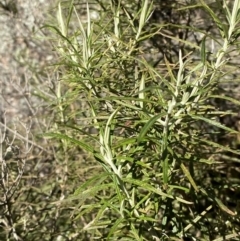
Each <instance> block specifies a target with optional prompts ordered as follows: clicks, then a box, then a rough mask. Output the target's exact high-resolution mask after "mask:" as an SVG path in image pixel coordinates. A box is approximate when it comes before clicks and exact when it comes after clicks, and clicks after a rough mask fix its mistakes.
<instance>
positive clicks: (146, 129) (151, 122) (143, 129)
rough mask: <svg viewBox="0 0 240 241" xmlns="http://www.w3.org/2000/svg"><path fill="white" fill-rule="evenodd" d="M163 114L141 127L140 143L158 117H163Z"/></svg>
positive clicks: (138, 139)
mask: <svg viewBox="0 0 240 241" xmlns="http://www.w3.org/2000/svg"><path fill="white" fill-rule="evenodd" d="M162 115H163V114H158V115H156V116H154V117H152V118H151V119H150V120H149V121H148V122H147V123H146V124H145V125H144V126H143V128H142V129H141V131H140V133H139V135H138V138H137V141H138V143H140V142H141V141H142V139H144V137H145V135H146V134H147V132H148V131H149V129H150V128H151V127H152V126H153V125H154V124H155V123H156V122H157V121H158V119H159V118H160V117H162Z"/></svg>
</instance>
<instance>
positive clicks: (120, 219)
mask: <svg viewBox="0 0 240 241" xmlns="http://www.w3.org/2000/svg"><path fill="white" fill-rule="evenodd" d="M103 5H104V12H103V11H102V12H101V10H100V11H99V13H98V14H99V16H98V17H97V19H91V9H90V8H89V5H86V19H82V18H81V15H80V14H79V13H78V11H79V10H78V9H77V7H78V5H77V4H76V3H75V2H74V1H72V2H71V4H70V6H68V7H67V8H65V7H63V5H62V4H61V3H59V5H58V15H57V16H58V18H57V19H58V26H53V25H48V26H47V27H48V28H49V29H51V30H53V32H54V33H55V34H56V35H57V36H58V39H59V40H58V44H57V45H56V49H57V51H58V52H59V53H60V56H61V61H62V63H63V66H64V72H63V74H62V77H61V79H62V85H65V89H64V91H63V92H62V93H61V96H63V95H64V101H63V102H62V104H60V106H59V108H60V110H61V111H62V112H63V116H66V117H67V119H68V120H66V118H65V117H64V118H63V119H64V120H66V121H62V122H63V124H62V125H61V126H59V127H58V132H59V133H56V132H53V133H49V134H47V136H49V137H56V138H58V139H61V140H66V141H67V142H68V143H69V141H70V142H71V143H73V144H77V145H79V146H80V147H81V148H83V149H84V150H85V151H87V152H90V153H91V155H92V157H93V158H94V159H95V161H96V162H97V163H98V164H99V165H101V167H102V172H101V173H95V174H94V175H93V176H89V177H88V178H89V179H88V181H86V182H85V183H83V184H79V185H80V187H79V188H77V189H76V191H75V193H74V194H73V195H72V196H70V197H68V198H66V200H63V203H64V202H66V203H68V202H70V201H71V200H77V205H76V206H75V210H74V214H73V216H75V219H81V220H84V222H83V226H82V228H81V229H80V230H79V231H80V232H82V233H83V234H84V233H88V235H89V237H90V240H92V239H96V238H97V239H101V240H116V239H121V240H167V239H170V240H182V238H183V237H191V236H194V237H195V238H196V239H197V236H198V239H199V240H223V239H225V238H227V237H234V236H237V235H238V234H237V233H238V232H239V230H238V229H239V226H234V225H233V223H234V222H237V218H236V216H237V212H238V210H237V209H236V210H231V209H230V208H228V207H227V205H226V204H224V202H222V201H221V197H222V196H221V195H220V193H219V189H218V188H217V189H216V190H214V186H213V185H212V184H211V178H212V177H211V175H210V174H209V173H210V172H211V170H212V168H214V166H216V165H218V163H219V162H218V161H219V160H218V158H217V157H218V155H219V154H220V153H230V152H232V153H234V154H235V155H239V151H238V150H236V149H232V148H231V147H229V146H226V145H224V144H221V143H219V141H218V138H219V132H225V133H228V134H231V135H237V134H238V131H237V130H235V129H234V128H232V127H228V126H226V125H225V124H223V123H221V122H220V121H219V117H221V116H223V115H232V114H233V113H232V112H230V111H228V110H222V111H219V110H217V109H216V106H215V105H214V104H213V103H214V101H215V99H217V98H218V99H226V98H227V99H228V101H230V102H233V103H235V104H237V105H238V103H237V102H236V100H234V98H232V99H231V98H230V97H226V96H225V95H222V94H218V90H219V87H220V86H221V81H222V80H223V79H224V78H225V76H226V75H227V73H228V71H229V70H228V64H229V58H228V56H229V54H230V53H231V52H233V51H236V50H237V48H238V42H237V37H238V34H237V33H238V31H239V29H238V28H239V16H238V15H239V9H240V1H235V2H234V4H233V7H232V9H230V6H229V7H228V5H227V3H226V2H224V4H223V5H221V4H220V2H218V7H221V9H219V10H220V11H223V12H224V14H225V16H226V21H222V20H221V19H220V18H219V17H218V11H217V12H215V10H214V9H212V8H211V6H210V5H208V4H206V3H205V2H204V1H200V4H199V5H196V6H194V5H193V6H186V7H184V8H179V9H177V5H174V6H175V7H176V9H175V10H176V11H177V12H178V14H179V12H180V13H181V11H183V12H184V11H186V12H187V11H188V10H189V9H192V8H194V7H200V8H201V10H203V11H205V13H207V14H209V16H210V20H211V21H212V22H213V24H215V29H216V31H219V33H220V36H221V37H222V39H217V38H216V37H215V36H212V35H211V34H209V33H208V32H205V31H204V30H201V31H199V33H201V34H202V35H203V38H202V41H201V45H200V47H197V46H194V45H193V44H192V43H191V40H190V38H187V37H186V39H181V38H180V37H179V36H173V35H171V36H170V34H167V35H166V34H165V33H164V31H168V32H171V30H172V29H178V31H186V32H187V31H191V32H196V33H197V31H198V29H197V28H194V27H191V25H189V24H188V23H186V24H185V25H184V24H183V25H180V24H179V25H177V24H173V23H171V22H169V23H154V22H153V20H154V19H153V12H154V8H153V6H154V3H153V2H150V1H147V0H144V1H142V2H141V1H136V3H134V4H133V5H131V4H130V3H127V2H124V1H121V2H120V1H112V2H111V4H109V3H103V2H102V4H100V6H103ZM133 6H138V7H137V8H138V9H136V7H133ZM131 7H133V9H131ZM92 11H93V10H92ZM65 13H66V16H65V17H64V15H65ZM74 18H76V19H77V21H78V25H74V26H73V28H70V23H71V21H74ZM165 29H166V30H165ZM173 33H174V31H173ZM159 35H165V36H166V38H167V39H168V38H169V39H173V41H174V43H175V44H176V49H175V51H176V52H175V53H178V54H177V55H176V54H175V56H172V57H171V58H169V57H168V55H165V54H164V53H163V55H161V56H160V57H159V59H158V60H157V59H152V60H151V57H149V56H148V53H149V51H156V49H154V44H155V43H153V42H152V41H155V39H156V37H157V36H159ZM209 41H211V42H212V44H214V45H216V46H217V47H215V49H214V53H211V56H210V57H208V55H207V54H208V53H209V52H210V51H211V50H210V49H209V45H208V44H207V42H208V43H209ZM149 45H150V46H151V47H147V46H149ZM166 45H168V43H166ZM167 47H168V46H167ZM189 47H190V48H189ZM183 54H184V55H183ZM196 56H199V58H196ZM153 62H155V63H154V64H153ZM79 99H81V101H82V102H85V104H86V109H85V110H82V109H81V107H80V106H79V105H78V102H75V100H79ZM68 100H73V101H72V102H71V105H74V106H75V107H74V112H71V111H69V110H66V111H64V109H67V107H66V108H65V107H63V106H64V105H66V103H68ZM70 117H71V118H73V119H75V121H71V120H70V119H71V118H70ZM84 117H85V118H84ZM86 125H89V126H90V127H91V128H93V130H94V134H92V133H91V131H89V132H88V131H86V130H85V127H86ZM66 130H67V134H66V135H65V134H64V135H62V134H60V133H61V132H63V131H66ZM69 144H70V143H69ZM209 175H210V176H209ZM204 179H205V180H206V182H202V181H203V180H204ZM226 200H227V199H226V198H225V201H226ZM228 215H229V216H228ZM224 217H225V218H224ZM226 217H227V220H231V221H229V222H230V223H231V228H230V229H226V230H225V231H224V232H222V231H221V230H219V227H220V226H222V225H224V224H221V223H223V218H224V219H226ZM209 222H210V223H211V225H210V227H209V228H208V227H207V226H208V224H207V223H209Z"/></svg>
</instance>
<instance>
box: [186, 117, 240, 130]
mask: <svg viewBox="0 0 240 241" xmlns="http://www.w3.org/2000/svg"><path fill="white" fill-rule="evenodd" d="M189 115H190V116H191V117H192V118H193V119H195V120H202V121H205V122H207V123H208V124H210V125H213V126H216V127H218V128H221V129H223V130H225V131H228V132H230V133H235V134H238V133H239V132H238V131H236V130H234V129H231V128H229V127H227V126H224V125H222V124H221V123H219V122H218V121H215V120H211V119H208V118H205V117H203V116H197V115H192V114H189Z"/></svg>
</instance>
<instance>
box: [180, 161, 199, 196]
mask: <svg viewBox="0 0 240 241" xmlns="http://www.w3.org/2000/svg"><path fill="white" fill-rule="evenodd" d="M180 166H181V168H182V171H183V172H184V174H185V175H186V177H187V179H188V180H189V182H190V183H191V184H192V186H193V188H194V189H195V191H196V192H198V191H199V189H198V187H197V185H196V183H195V182H194V180H193V178H192V176H191V174H190V172H189V171H188V169H187V168H186V167H185V165H184V164H183V163H181V165H180Z"/></svg>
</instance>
